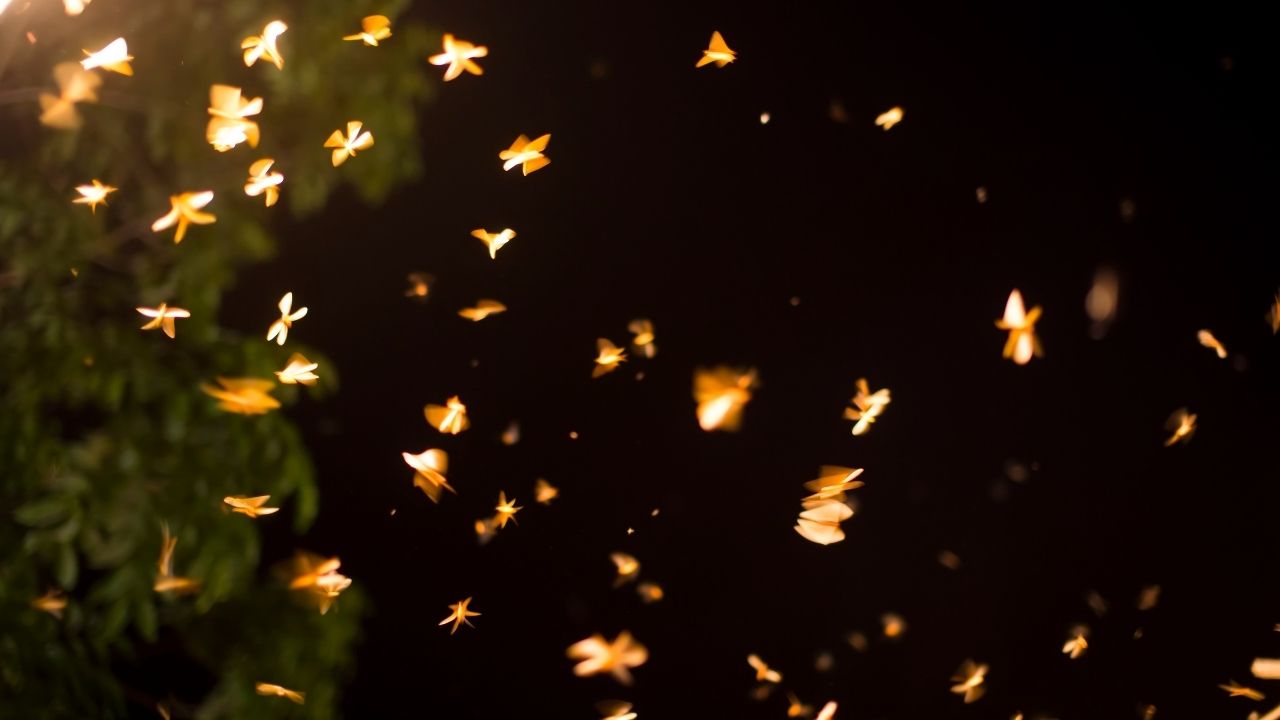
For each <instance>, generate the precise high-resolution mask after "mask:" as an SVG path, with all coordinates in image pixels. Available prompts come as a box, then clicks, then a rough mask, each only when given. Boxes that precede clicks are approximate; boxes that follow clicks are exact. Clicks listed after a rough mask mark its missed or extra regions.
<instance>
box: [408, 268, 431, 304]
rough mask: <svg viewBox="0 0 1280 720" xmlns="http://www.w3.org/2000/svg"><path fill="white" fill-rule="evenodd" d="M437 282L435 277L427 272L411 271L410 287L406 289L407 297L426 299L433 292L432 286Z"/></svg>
mask: <svg viewBox="0 0 1280 720" xmlns="http://www.w3.org/2000/svg"><path fill="white" fill-rule="evenodd" d="M434 284H435V278H433V277H431V276H430V275H428V274H426V273H420V272H411V273H409V289H407V290H405V291H404V296H405V297H411V298H417V299H419V300H426V299H427V296H428V295H430V294H431V286H432V285H434Z"/></svg>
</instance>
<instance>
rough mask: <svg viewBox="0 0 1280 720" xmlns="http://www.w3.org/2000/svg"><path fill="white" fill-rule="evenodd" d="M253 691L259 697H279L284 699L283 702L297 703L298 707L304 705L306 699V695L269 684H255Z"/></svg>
mask: <svg viewBox="0 0 1280 720" xmlns="http://www.w3.org/2000/svg"><path fill="white" fill-rule="evenodd" d="M253 689H254V690H255V691H257V693H258V694H259V695H265V696H267V697H280V698H284V699H285V700H289V701H291V702H295V703H298V704H299V705H302V704H303V703H305V702H306V699H307V694H306V693H302V692H298V691H297V690H290V689H289V688H287V687H284V686H283V685H272V684H271V683H264V682H260V683H255V684H254V686H253Z"/></svg>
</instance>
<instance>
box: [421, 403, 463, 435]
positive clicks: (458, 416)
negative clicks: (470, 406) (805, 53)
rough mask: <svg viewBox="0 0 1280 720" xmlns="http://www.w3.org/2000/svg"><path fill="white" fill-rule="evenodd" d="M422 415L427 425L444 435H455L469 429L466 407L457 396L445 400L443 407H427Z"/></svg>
mask: <svg viewBox="0 0 1280 720" xmlns="http://www.w3.org/2000/svg"><path fill="white" fill-rule="evenodd" d="M422 413H423V415H425V416H426V418H427V424H428V425H430V426H431V427H433V428H435V429H437V430H439V431H440V432H442V433H444V434H445V435H457V434H458V433H460V432H462V431H463V430H466V429H467V428H469V427H471V421H470V420H468V419H467V406H466V405H463V404H462V400H460V399H459V398H458V396H457V395H454V396H453V397H450V398H449V399H448V400H445V401H444V405H427V406H426V407H424V408H423V409H422Z"/></svg>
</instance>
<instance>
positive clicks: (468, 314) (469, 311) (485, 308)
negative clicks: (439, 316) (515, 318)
mask: <svg viewBox="0 0 1280 720" xmlns="http://www.w3.org/2000/svg"><path fill="white" fill-rule="evenodd" d="M506 311H507V306H506V305H503V304H502V303H500V302H498V301H497V300H489V299H486V298H481V299H480V300H479V301H477V302H476V305H475V307H467V308H462V309H461V310H459V311H458V316H459V317H464V318H466V319H468V320H471V321H473V322H480V321H481V320H483V319H485V318H487V317H489V316H490V315H497V314H498V313H504V312H506Z"/></svg>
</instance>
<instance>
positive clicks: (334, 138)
mask: <svg viewBox="0 0 1280 720" xmlns="http://www.w3.org/2000/svg"><path fill="white" fill-rule="evenodd" d="M363 128H364V123H363V122H361V121H359V120H348V121H347V135H346V137H343V136H342V131H341V130H334V131H333V134H332V135H330V136H329V139H328V140H325V141H324V146H325V147H327V148H333V157H332V162H333V166H334V167H338V166H339V165H341V164H342V163H344V162H346V161H347V158H353V157H355V156H356V152H358V151H360V150H367V149H369V148H371V147H373V133H371V132H369V131H368V130H363Z"/></svg>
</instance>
